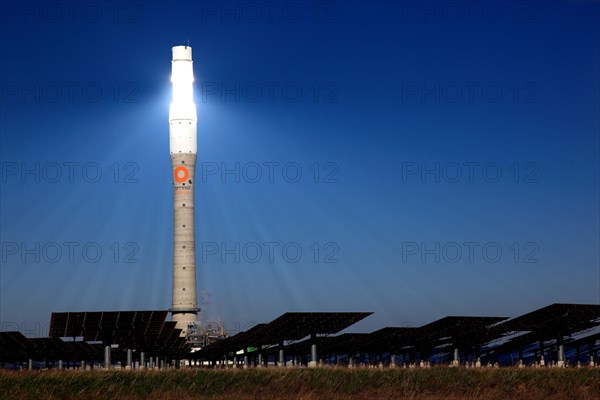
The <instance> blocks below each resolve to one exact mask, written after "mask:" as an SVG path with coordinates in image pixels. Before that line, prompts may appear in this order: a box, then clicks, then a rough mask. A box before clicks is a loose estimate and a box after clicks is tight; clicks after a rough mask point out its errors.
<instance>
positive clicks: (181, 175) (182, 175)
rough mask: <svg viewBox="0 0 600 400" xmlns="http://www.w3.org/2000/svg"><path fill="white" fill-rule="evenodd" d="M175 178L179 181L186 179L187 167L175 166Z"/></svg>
mask: <svg viewBox="0 0 600 400" xmlns="http://www.w3.org/2000/svg"><path fill="white" fill-rule="evenodd" d="M174 174H175V180H176V181H177V182H179V183H182V182H185V181H187V179H188V178H189V176H190V173H189V171H188V169H187V168H186V167H184V166H182V165H180V166H179V167H177V168H175V173H174Z"/></svg>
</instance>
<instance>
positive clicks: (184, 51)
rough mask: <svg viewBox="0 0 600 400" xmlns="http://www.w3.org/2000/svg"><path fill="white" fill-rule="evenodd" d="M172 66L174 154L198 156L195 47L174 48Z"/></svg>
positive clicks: (171, 136)
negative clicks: (193, 58) (193, 52)
mask: <svg viewBox="0 0 600 400" xmlns="http://www.w3.org/2000/svg"><path fill="white" fill-rule="evenodd" d="M171 66H172V72H171V82H172V84H173V102H172V103H171V107H170V109H169V125H170V126H169V127H170V148H171V154H173V153H194V154H195V153H196V152H197V147H198V144H197V134H196V121H197V117H196V105H195V104H194V69H193V67H192V48H191V47H190V46H175V47H173V61H172V62H171Z"/></svg>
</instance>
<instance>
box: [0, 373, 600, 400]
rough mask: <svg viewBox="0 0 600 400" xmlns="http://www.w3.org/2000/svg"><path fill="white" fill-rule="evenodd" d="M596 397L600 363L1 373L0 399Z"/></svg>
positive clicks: (599, 396) (568, 399)
mask: <svg viewBox="0 0 600 400" xmlns="http://www.w3.org/2000/svg"><path fill="white" fill-rule="evenodd" d="M205 398H206V399H214V400H220V399H310V400H313V399H314V400H317V399H346V398H350V399H386V398H389V399H423V400H431V399H482V400H492V399H493V400H497V399H511V400H519V399H523V400H531V399H556V400H574V399H600V369H589V368H581V369H575V368H571V369H533V368H524V369H516V368H499V369H466V368H445V367H438V368H430V369H411V370H408V369H384V370H379V369H352V370H350V369H336V368H317V369H297V368H286V369H276V368H268V369H249V370H162V371H81V372H80V371H33V372H29V371H21V372H11V371H2V372H0V399H15V400H16V399H19V400H23V399H61V400H62V399H126V400H133V399H157V400H158V399H161V400H187V399H205Z"/></svg>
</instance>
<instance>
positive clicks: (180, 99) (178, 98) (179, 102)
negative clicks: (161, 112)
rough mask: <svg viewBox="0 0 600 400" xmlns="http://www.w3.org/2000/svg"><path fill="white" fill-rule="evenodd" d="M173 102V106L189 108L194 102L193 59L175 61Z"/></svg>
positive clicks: (172, 78)
mask: <svg viewBox="0 0 600 400" xmlns="http://www.w3.org/2000/svg"><path fill="white" fill-rule="evenodd" d="M171 82H173V104H172V106H175V107H177V108H178V109H179V108H180V107H181V108H189V107H190V105H192V106H193V104H194V71H193V69H192V62H191V61H175V62H173V73H172V75H171Z"/></svg>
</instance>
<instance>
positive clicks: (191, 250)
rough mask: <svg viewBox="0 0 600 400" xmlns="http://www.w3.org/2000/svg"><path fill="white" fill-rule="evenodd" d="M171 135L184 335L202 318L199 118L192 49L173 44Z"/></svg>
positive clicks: (178, 317) (177, 316)
mask: <svg viewBox="0 0 600 400" xmlns="http://www.w3.org/2000/svg"><path fill="white" fill-rule="evenodd" d="M171 82H172V83H173V102H172V103H171V108H170V110H169V137H170V151H171V166H172V169H173V305H172V308H171V313H172V317H173V320H174V321H176V323H177V324H176V328H177V329H182V335H185V334H186V333H187V332H188V327H189V325H190V323H196V321H197V318H198V311H199V309H198V300H197V294H196V240H195V234H194V175H195V168H196V154H197V127H196V123H197V118H196V106H195V104H194V98H193V93H194V90H193V82H194V74H193V68H192V48H191V47H189V46H175V47H173V62H172V75H171Z"/></svg>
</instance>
